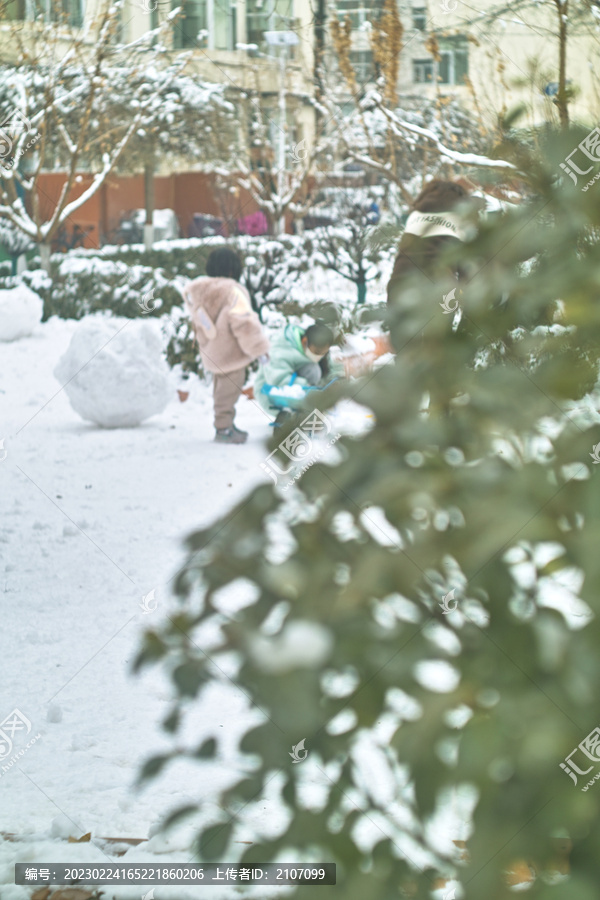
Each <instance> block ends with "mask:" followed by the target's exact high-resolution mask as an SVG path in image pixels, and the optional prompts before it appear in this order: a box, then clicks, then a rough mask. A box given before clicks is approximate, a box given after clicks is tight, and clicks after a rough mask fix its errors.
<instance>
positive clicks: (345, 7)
mask: <svg viewBox="0 0 600 900" xmlns="http://www.w3.org/2000/svg"><path fill="white" fill-rule="evenodd" d="M382 7H383V0H370V2H369V0H362V2H361V0H338V2H337V4H336V10H337V14H338V17H339V18H340V19H341V21H344V19H345V18H346V16H350V21H351V22H352V28H353V29H354V30H355V31H358V30H359V29H360V28H361V27H362V26H363V25H364V24H365V23H366V22H370V21H371V20H372V19H373V14H374V13H376V12H378V11H379V10H381V9H382Z"/></svg>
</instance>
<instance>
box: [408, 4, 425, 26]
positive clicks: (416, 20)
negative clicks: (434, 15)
mask: <svg viewBox="0 0 600 900" xmlns="http://www.w3.org/2000/svg"><path fill="white" fill-rule="evenodd" d="M412 22H413V28H414V29H415V30H416V31H425V29H426V28H427V9H426V8H425V7H424V6H413V10H412Z"/></svg>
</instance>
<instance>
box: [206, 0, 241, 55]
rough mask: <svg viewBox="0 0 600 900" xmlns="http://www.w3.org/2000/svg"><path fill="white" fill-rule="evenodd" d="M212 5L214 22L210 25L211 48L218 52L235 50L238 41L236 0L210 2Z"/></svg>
mask: <svg viewBox="0 0 600 900" xmlns="http://www.w3.org/2000/svg"><path fill="white" fill-rule="evenodd" d="M209 3H212V14H213V21H212V27H211V23H209V32H210V34H209V44H208V45H209V47H211V48H215V49H216V50H234V49H235V45H236V41H237V36H236V35H237V27H236V26H237V22H236V16H237V3H236V0H214V2H212V0H209Z"/></svg>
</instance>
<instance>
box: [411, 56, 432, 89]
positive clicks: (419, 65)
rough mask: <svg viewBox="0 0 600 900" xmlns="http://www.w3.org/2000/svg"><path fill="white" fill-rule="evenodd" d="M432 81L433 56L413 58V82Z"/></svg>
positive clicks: (426, 82) (424, 82)
mask: <svg viewBox="0 0 600 900" xmlns="http://www.w3.org/2000/svg"><path fill="white" fill-rule="evenodd" d="M432 81H433V58H430V59H413V82H414V83H415V84H429V83H430V82H432Z"/></svg>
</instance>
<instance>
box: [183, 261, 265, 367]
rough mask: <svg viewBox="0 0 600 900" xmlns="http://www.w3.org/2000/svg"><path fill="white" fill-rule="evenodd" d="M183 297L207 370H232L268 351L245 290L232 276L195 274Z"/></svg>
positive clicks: (184, 290) (260, 326)
mask: <svg viewBox="0 0 600 900" xmlns="http://www.w3.org/2000/svg"><path fill="white" fill-rule="evenodd" d="M183 297H184V300H185V304H186V307H187V310H188V312H189V314H190V317H191V320H192V324H193V327H194V332H195V334H196V340H197V341H198V346H199V347H200V354H201V356H202V364H203V366H204V368H205V369H207V370H208V371H209V372H216V373H226V372H233V371H235V370H236V369H242V368H243V367H244V366H247V365H248V364H249V363H251V362H252V360H254V359H257V358H258V357H259V356H262V355H263V354H265V353H268V352H269V341H268V339H267V336H266V334H265V333H264V331H263V327H262V325H261V324H260V320H259V318H258V316H257V314H256V313H255V312H254V310H253V309H252V307H251V305H250V296H249V294H248V291H247V290H246V289H245V288H244V287H242V285H241V284H238V282H237V281H234V280H233V278H208V277H206V276H205V277H202V278H196V279H195V280H194V281H191V282H190V283H189V284H187V285H186V286H185V288H184V289H183Z"/></svg>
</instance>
